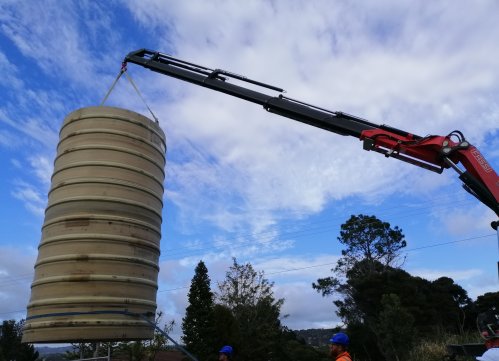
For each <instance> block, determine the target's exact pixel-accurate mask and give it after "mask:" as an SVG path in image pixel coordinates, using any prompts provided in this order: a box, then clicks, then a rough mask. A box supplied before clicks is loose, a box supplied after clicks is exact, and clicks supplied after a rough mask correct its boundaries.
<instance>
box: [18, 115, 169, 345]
mask: <svg viewBox="0 0 499 361" xmlns="http://www.w3.org/2000/svg"><path fill="white" fill-rule="evenodd" d="M59 139H60V140H59V144H58V146H57V156H56V159H55V162H54V173H53V175H52V184H51V188H50V192H49V196H48V204H47V208H46V211H45V220H44V224H43V227H42V238H41V241H40V245H39V248H38V259H37V261H36V264H35V276H34V281H33V283H32V285H31V299H30V302H29V304H28V315H27V321H26V324H25V327H24V334H23V342H35V343H43V342H51V343H53V342H84V341H106V340H138V339H150V338H152V336H153V331H154V330H153V328H152V327H151V326H150V324H149V323H148V322H147V321H146V320H144V319H142V318H140V317H131V316H129V315H124V314H120V312H122V311H127V312H128V313H137V314H147V316H146V318H147V319H148V320H149V321H153V320H154V315H155V311H156V292H157V278H158V272H159V267H158V260H159V250H160V244H159V242H160V238H161V233H160V232H161V213H162V207H163V203H162V197H163V180H164V166H165V151H166V145H165V135H164V133H163V132H162V130H161V129H160V127H159V126H158V125H157V124H156V123H155V122H153V121H151V120H150V119H148V118H146V117H144V116H142V115H140V114H137V113H134V112H131V111H128V110H124V109H119V108H112V107H88V108H83V109H79V110H77V111H75V112H73V113H71V114H69V115H68V116H67V117H66V118H65V120H64V123H63V125H62V128H61V131H60V138H59Z"/></svg>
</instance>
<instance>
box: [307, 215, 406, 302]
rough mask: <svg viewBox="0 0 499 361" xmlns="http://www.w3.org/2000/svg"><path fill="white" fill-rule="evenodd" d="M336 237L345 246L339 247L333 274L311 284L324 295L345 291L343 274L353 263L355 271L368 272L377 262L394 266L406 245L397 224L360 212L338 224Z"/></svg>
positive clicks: (370, 271)
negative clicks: (339, 251)
mask: <svg viewBox="0 0 499 361" xmlns="http://www.w3.org/2000/svg"><path fill="white" fill-rule="evenodd" d="M338 241H339V242H340V243H341V244H343V245H345V246H346V248H345V249H343V250H342V251H341V258H340V259H339V260H338V262H337V264H336V267H335V268H334V269H332V271H333V273H334V276H331V277H326V278H320V279H318V280H317V283H313V284H312V287H313V288H314V289H316V290H317V291H318V292H320V293H322V295H323V296H327V295H331V294H333V293H340V294H342V293H345V292H348V290H347V289H345V287H344V283H343V282H342V276H345V275H346V274H347V272H348V271H349V270H351V269H352V268H353V267H356V268H357V269H356V272H357V273H362V274H370V273H373V272H379V271H380V270H381V271H382V268H381V269H380V267H379V266H380V265H382V266H385V267H392V266H397V262H398V261H399V259H400V256H401V250H402V248H404V247H405V246H406V245H407V243H406V241H405V239H404V234H403V233H402V230H401V229H400V228H398V227H397V226H395V227H393V228H392V227H391V226H390V223H388V222H383V221H381V220H379V219H378V218H376V217H375V216H366V215H363V214H359V215H358V216H354V215H352V216H351V217H350V219H348V220H347V221H346V222H345V223H343V224H342V225H341V230H340V236H339V237H338ZM361 261H362V263H360V262H361ZM361 266H362V267H361Z"/></svg>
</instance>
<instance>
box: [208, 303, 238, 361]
mask: <svg viewBox="0 0 499 361" xmlns="http://www.w3.org/2000/svg"><path fill="white" fill-rule="evenodd" d="M213 342H214V344H215V345H217V347H220V346H221V345H232V346H233V347H234V349H235V350H239V349H240V348H241V347H240V346H241V344H242V340H241V335H240V333H239V324H238V322H237V320H236V318H235V317H234V315H233V314H232V311H231V310H230V308H228V307H227V306H224V305H221V304H215V306H214V307H213ZM217 351H218V350H217ZM214 356H215V357H216V356H217V355H216V354H214Z"/></svg>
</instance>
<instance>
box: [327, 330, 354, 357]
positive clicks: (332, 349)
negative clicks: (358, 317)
mask: <svg viewBox="0 0 499 361" xmlns="http://www.w3.org/2000/svg"><path fill="white" fill-rule="evenodd" d="M349 343H350V339H349V338H348V336H347V334H345V333H343V332H338V333H336V334H334V335H333V337H331V339H330V340H329V356H331V359H333V360H335V361H352V357H351V356H350V354H349V353H348V351H347V349H348V345H349Z"/></svg>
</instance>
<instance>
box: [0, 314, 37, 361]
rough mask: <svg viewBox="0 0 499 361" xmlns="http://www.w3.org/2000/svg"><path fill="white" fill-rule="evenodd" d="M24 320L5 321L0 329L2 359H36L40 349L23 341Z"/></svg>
mask: <svg viewBox="0 0 499 361" xmlns="http://www.w3.org/2000/svg"><path fill="white" fill-rule="evenodd" d="M23 326H24V320H21V321H19V322H16V321H15V320H8V321H3V322H2V326H1V329H0V361H11V360H15V361H35V360H37V359H38V351H36V350H35V348H34V346H33V345H31V344H26V343H21V339H22V330H23Z"/></svg>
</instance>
